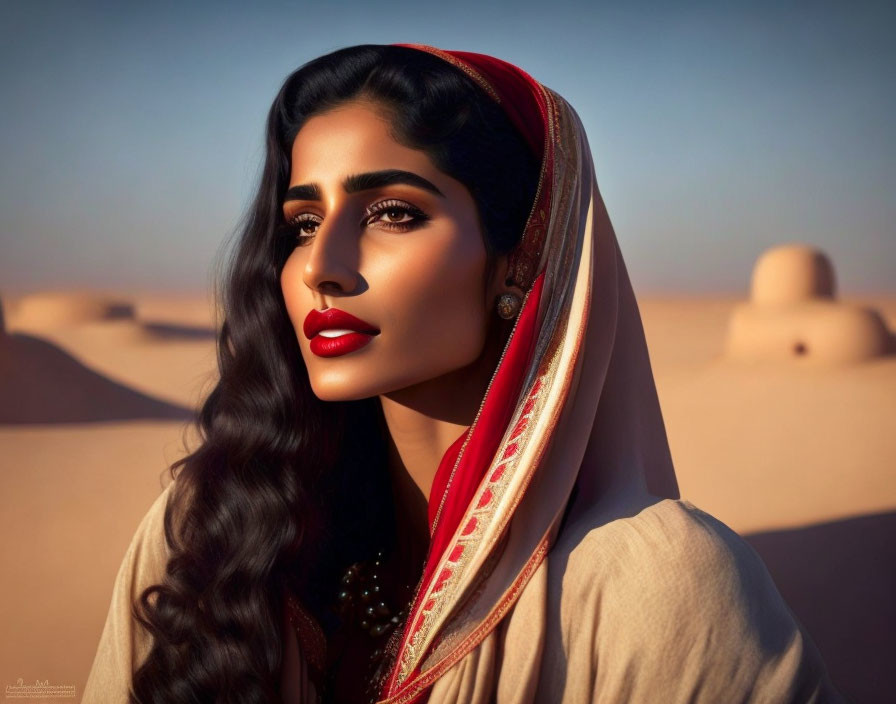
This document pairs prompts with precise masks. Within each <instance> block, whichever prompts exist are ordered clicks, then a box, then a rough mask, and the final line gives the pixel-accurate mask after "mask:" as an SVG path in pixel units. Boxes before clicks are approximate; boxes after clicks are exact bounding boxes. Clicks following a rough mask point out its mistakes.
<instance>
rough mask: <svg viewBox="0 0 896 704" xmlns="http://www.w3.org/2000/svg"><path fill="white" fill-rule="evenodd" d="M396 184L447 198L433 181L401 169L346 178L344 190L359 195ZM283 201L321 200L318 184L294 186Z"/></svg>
mask: <svg viewBox="0 0 896 704" xmlns="http://www.w3.org/2000/svg"><path fill="white" fill-rule="evenodd" d="M396 183H403V184H406V185H408V186H414V187H416V188H422V189H423V190H425V191H429V192H430V193H435V194H436V195H437V196H441V197H442V198H444V197H445V194H444V193H442V192H441V191H440V190H439V189H438V188H437V187H436V185H435V184H434V183H432V182H431V181H428V180H426V179H425V178H423V177H422V176H418V175H417V174H415V173H412V172H411V171H402V170H401V169H384V170H383V171H370V172H368V173H364V174H353V175H351V176H346V177H345V179H344V180H343V182H342V188H343V189H344V190H345V192H346V193H358V192H359V191H367V190H370V189H371V188H380V187H382V186H391V185H394V184H396ZM283 200H284V202H286V201H288V200H321V194H320V187H319V186H318V185H317V184H316V183H303V184H301V185H299V186H293V187H292V188H290V189H289V190H288V191H287V192H286V195H285V196H284V197H283Z"/></svg>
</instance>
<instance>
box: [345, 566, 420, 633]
mask: <svg viewBox="0 0 896 704" xmlns="http://www.w3.org/2000/svg"><path fill="white" fill-rule="evenodd" d="M384 558H385V553H384V551H382V550H380V551H379V552H377V554H376V556H375V557H374V559H373V560H368V561H366V562H356V563H355V564H353V565H351V566H350V567H349V568H348V569H347V570H346V571H345V574H344V575H343V576H342V582H341V587H342V589H341V591H340V592H339V595H338V596H337V611H338V613H339V616H340V618H342V619H343V620H344V621H346V622H351V623H355V624H356V625H357V626H358V627H359V628H360V629H361V630H362V631H365V632H366V633H367V634H368V635H370V636H372V637H374V638H379V637H381V636H384V635H388V634H389V633H391V632H392V631H393V630H395V628H396V627H397V626H398V624H400V623H401V622H402V621H403V620H404V618H405V617H406V616H407V610H408V605H407V604H406V605H405V606H404V607H403V608H402V609H401V610H400V611H398V613H395V614H393V608H392V607H390V606H389V605H388V604H386V602H385V601H384V600H383V599H384V593H383V588H382V585H381V584H380V576H381V575H380V571H381V569H382V567H383V561H384ZM405 589H406V590H407V591H408V592H409V591H410V589H411V585H409V584H408V585H405Z"/></svg>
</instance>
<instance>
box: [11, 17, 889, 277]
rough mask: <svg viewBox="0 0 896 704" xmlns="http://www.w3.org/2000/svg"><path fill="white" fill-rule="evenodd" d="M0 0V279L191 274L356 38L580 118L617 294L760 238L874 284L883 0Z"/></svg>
mask: <svg viewBox="0 0 896 704" xmlns="http://www.w3.org/2000/svg"><path fill="white" fill-rule="evenodd" d="M127 5H129V4H128V3H114V4H113V3H105V4H103V3H86V2H79V3H74V2H26V1H24V0H21V1H18V2H3V3H2V17H3V21H2V22H0V91H2V96H3V109H2V110H0V140H2V143H0V148H2V154H3V158H2V164H0V180H2V181H0V294H5V293H19V292H25V291H31V290H38V289H41V288H61V287H68V286H88V287H92V288H96V289H102V290H117V289H141V290H170V291H201V290H204V289H207V288H208V287H209V286H211V283H212V276H213V271H214V265H215V261H216V260H217V259H218V258H219V257H221V256H222V251H223V249H224V248H225V247H226V246H227V244H228V242H229V239H228V238H229V237H230V235H231V233H232V232H233V230H234V228H235V227H236V225H237V222H238V220H239V217H240V215H241V214H242V213H243V211H244V209H245V207H246V205H247V203H248V202H249V200H250V197H251V194H252V191H253V189H254V187H255V180H256V177H257V175H258V169H259V166H260V161H261V156H262V152H261V135H262V130H263V121H264V116H265V114H266V111H267V109H268V107H269V105H270V102H271V100H272V99H273V97H274V94H275V93H276V91H277V89H278V87H279V85H280V83H281V81H282V80H283V79H284V78H285V77H286V75H287V74H288V73H289V72H291V71H292V70H294V69H295V68H297V67H298V66H300V65H301V64H303V63H305V62H306V61H308V60H310V59H312V58H314V57H316V56H319V55H321V54H323V53H327V52H329V51H332V50H334V49H337V48H340V47H343V46H349V45H352V44H361V43H382V44H386V43H392V42H419V43H426V44H433V45H435V46H440V47H443V48H446V49H461V50H468V51H478V52H481V53H486V54H492V55H494V56H498V57H500V58H503V59H505V60H507V61H510V62H512V63H515V64H517V65H519V66H521V67H522V68H524V69H525V70H526V71H528V72H529V73H530V74H532V75H533V76H534V77H535V78H537V79H538V80H540V81H541V82H542V83H544V84H546V85H547V86H549V87H550V88H552V89H554V90H556V91H557V92H559V93H560V94H561V95H563V96H564V97H565V98H566V99H567V100H568V101H569V102H570V103H571V104H572V105H573V106H574V107H575V108H576V110H577V111H578V113H579V115H580V116H581V117H582V120H583V122H584V124H585V127H586V130H587V132H588V137H589V140H590V143H591V147H592V151H593V153H594V157H595V164H596V168H597V175H598V182H599V184H600V188H601V191H602V193H603V196H604V199H605V200H606V203H607V208H608V210H609V212H610V216H611V218H612V220H613V223H614V226H615V229H616V233H617V237H618V239H619V242H620V245H621V247H622V252H623V256H624V257H625V260H626V264H627V266H628V269H629V272H630V274H631V277H632V281H633V283H634V286H635V290H636V293H638V294H639V295H640V294H648V293H663V292H675V293H679V292H680V293H709V292H724V293H745V292H746V290H747V287H748V284H749V276H750V271H751V268H752V265H753V263H754V262H755V260H756V257H757V256H758V255H759V254H760V253H761V252H762V251H763V250H764V249H766V248H767V247H769V246H772V245H774V244H777V243H780V242H789V241H801V242H808V243H811V244H814V245H816V246H818V247H820V248H822V249H823V250H824V251H826V252H827V253H828V254H829V255H830V256H831V257H832V258H833V260H834V264H835V266H836V268H837V273H838V278H839V284H840V289H841V292H842V293H844V294H846V295H848V294H849V293H866V292H868V293H872V292H894V291H896V197H894V184H896V127H894V125H896V120H894V117H893V115H894V108H896V80H894V77H893V75H894V74H893V67H894V66H896V36H894V35H896V30H894V27H896V9H894V8H896V4H894V3H884V2H862V1H859V2H852V3H833V2H826V1H822V2H765V1H761V2H724V1H723V0H717V1H716V2H682V3H675V2H664V3H661V2H657V3H645V2H629V3H601V2H592V3H584V2H563V0H557V1H555V2H550V3H544V4H543V6H546V7H547V8H548V9H547V10H544V9H542V7H540V5H539V4H537V3H533V2H514V3H491V4H487V3H485V2H478V3H477V2H466V1H464V2H453V3H451V4H448V3H444V2H442V3H422V2H416V3H415V2H390V1H388V0H382V1H380V2H376V3H366V4H362V3H360V2H324V1H323V0H320V1H319V2H316V3H309V2H293V3H286V2H283V3H258V4H251V3H244V4H236V3H233V4H230V3H227V2H216V3H204V2H198V3H182V4H175V3H153V4H150V3H144V4H141V5H139V6H138V5H136V4H135V5H134V6H133V7H128V6H127Z"/></svg>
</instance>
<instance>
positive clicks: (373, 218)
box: [366, 200, 430, 232]
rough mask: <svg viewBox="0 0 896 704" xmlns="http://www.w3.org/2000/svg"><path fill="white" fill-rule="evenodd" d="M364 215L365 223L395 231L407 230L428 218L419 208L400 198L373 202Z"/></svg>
mask: <svg viewBox="0 0 896 704" xmlns="http://www.w3.org/2000/svg"><path fill="white" fill-rule="evenodd" d="M366 215H367V221H366V222H367V224H378V225H380V226H382V227H385V229H387V230H394V231H397V232H407V231H408V230H411V229H414V228H415V227H419V226H420V225H421V224H423V223H424V222H426V221H427V220H429V219H430V218H429V216H428V215H427V214H426V213H424V212H423V211H422V210H420V208H418V207H416V206H414V205H411V204H410V203H405V202H404V201H401V200H384V201H380V202H379V203H375V204H374V205H371V206H370V207H369V208H368V209H367V211H366Z"/></svg>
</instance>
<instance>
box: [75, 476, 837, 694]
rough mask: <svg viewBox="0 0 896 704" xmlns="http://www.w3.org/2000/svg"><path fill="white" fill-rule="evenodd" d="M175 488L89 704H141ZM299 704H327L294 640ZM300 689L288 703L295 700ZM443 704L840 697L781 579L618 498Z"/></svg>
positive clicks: (670, 506)
mask: <svg viewBox="0 0 896 704" xmlns="http://www.w3.org/2000/svg"><path fill="white" fill-rule="evenodd" d="M169 492H170V487H169V488H167V489H165V491H164V492H163V493H162V494H161V495H160V496H159V497H158V499H156V501H155V502H154V503H153V504H152V506H151V508H150V509H149V511H148V512H147V514H146V516H145V517H144V519H143V520H142V521H141V523H140V525H139V527H138V529H137V531H136V533H135V534H134V537H133V539H132V541H131V544H130V546H129V547H128V549H127V552H126V553H125V556H124V559H123V561H122V564H121V568H120V570H119V572H118V576H117V578H116V580H115V585H114V587H113V593H112V601H111V605H110V607H109V612H108V616H107V619H106V624H105V627H104V629H103V633H102V637H101V638H100V643H99V647H98V649H97V653H96V657H95V659H94V663H93V668H92V669H91V671H90V675H89V678H88V681H87V685H86V687H85V691H84V697H83V699H82V702H84V703H85V704H90V703H94V702H96V703H101V702H102V703H105V702H109V703H117V702H126V701H127V692H128V686H129V684H130V677H131V674H132V672H133V671H134V669H136V666H137V665H139V664H140V662H142V659H143V658H144V657H145V656H146V654H147V653H148V651H149V646H150V640H149V638H148V637H147V635H146V634H145V632H144V631H143V630H142V628H141V627H139V625H138V624H137V623H136V622H135V621H133V619H132V618H131V616H130V602H131V601H132V600H133V599H135V598H136V597H137V595H138V594H139V593H140V592H141V591H142V589H143V588H145V587H146V586H148V585H149V584H151V583H155V582H158V581H160V580H161V578H162V576H163V574H164V568H165V560H166V556H167V548H166V545H165V535H164V526H163V518H164V510H165V501H166V499H167V495H168V493H169ZM289 638H290V640H289V641H287V645H286V662H285V664H284V677H283V680H284V702H287V703H288V704H303V703H305V702H313V701H314V694H313V688H312V687H311V686H310V685H309V683H308V682H307V680H306V678H305V676H304V671H305V669H304V663H303V662H302V660H301V656H300V654H299V651H298V649H297V647H296V643H295V640H294V636H293V635H292V634H291V633H290V635H289ZM287 692H288V694H287ZM429 701H430V703H431V704H449V703H451V704H454V703H457V704H461V703H464V704H477V703H479V702H493V701H497V702H498V703H499V704H523V703H527V704H529V703H536V702H537V703H541V702H544V703H545V704H548V703H550V704H554V703H563V704H578V703H580V702H581V703H584V702H664V703H665V702H668V703H673V702H692V703H702V702H705V703H706V704H709V703H716V702H756V703H759V702H769V703H771V702H816V703H821V702H840V701H843V700H842V698H840V696H839V695H838V694H837V693H836V691H835V690H834V689H833V688H832V687H831V684H830V681H829V679H828V677H827V674H826V671H825V668H824V665H823V663H822V661H821V659H820V657H819V655H818V652H817V650H816V648H815V646H814V645H813V643H812V641H811V640H810V639H809V638H808V637H807V635H806V634H805V632H804V631H803V630H802V628H801V627H800V625H799V623H798V622H797V621H795V619H794V618H793V615H792V614H791V612H790V610H789V609H788V607H787V605H786V604H785V603H784V601H783V600H782V599H781V596H780V595H779V593H778V591H777V590H776V588H775V586H774V584H773V582H772V580H771V578H770V576H769V575H768V572H767V570H766V568H765V566H764V564H763V563H762V561H761V560H760V559H759V557H758V556H757V555H756V553H755V552H754V551H753V550H752V548H751V547H750V546H749V545H748V544H747V543H746V542H745V541H743V540H742V539H741V538H740V537H739V536H738V535H737V534H735V533H734V532H733V531H731V530H730V529H729V528H728V527H727V526H725V525H724V524H723V523H721V522H720V521H718V520H717V519H715V518H713V517H712V516H710V515H708V514H706V513H704V512H703V511H701V510H700V509H699V508H696V507H695V506H694V505H693V504H691V503H690V502H688V501H683V500H672V499H664V500H662V501H658V502H656V503H653V504H650V505H647V506H646V507H644V506H643V504H640V503H638V502H637V501H627V500H624V499H621V498H620V497H613V498H611V497H608V498H607V500H606V501H605V502H601V503H599V504H596V505H595V506H593V507H592V508H591V510H589V511H588V513H587V514H584V515H582V516H580V518H579V519H577V521H576V523H575V524H572V525H567V526H566V527H565V528H564V530H563V531H562V533H561V534H560V537H559V539H558V541H557V543H556V544H555V545H554V547H553V549H552V550H551V552H550V553H549V554H548V556H547V558H546V559H545V560H544V561H543V562H542V563H541V565H540V566H539V568H538V570H537V571H536V573H535V575H534V576H533V577H532V578H531V579H530V580H529V582H528V584H527V585H526V588H525V589H524V590H523V593H522V594H521V596H520V598H519V600H518V601H517V603H516V604H515V605H514V607H513V610H512V611H511V612H510V613H509V615H508V616H507V617H506V618H505V619H504V621H503V622H502V623H501V625H500V626H499V627H498V628H496V629H495V630H493V631H492V632H491V633H490V634H489V635H488V636H487V637H486V639H485V640H484V641H483V642H482V643H481V644H480V645H479V646H478V647H477V648H476V649H475V650H473V651H472V652H470V653H469V654H468V655H466V656H465V657H464V658H463V659H462V660H461V661H460V662H459V663H457V664H456V665H454V666H453V667H452V668H451V669H450V670H449V671H447V672H446V673H445V674H444V675H443V676H442V677H441V678H440V679H438V680H437V681H436V683H435V685H434V686H433V689H432V694H431V697H430V699H429Z"/></svg>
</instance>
